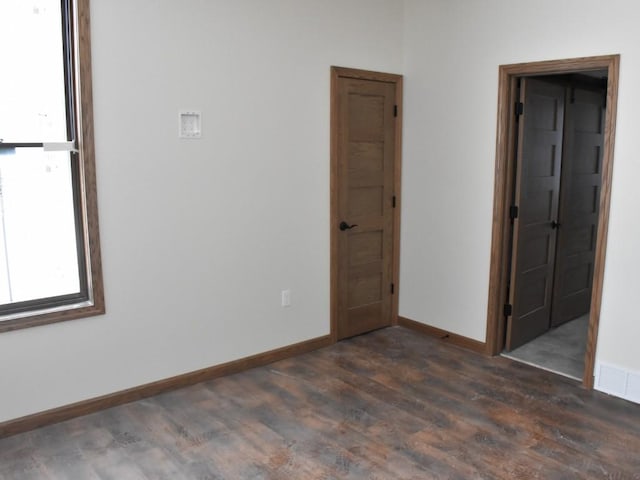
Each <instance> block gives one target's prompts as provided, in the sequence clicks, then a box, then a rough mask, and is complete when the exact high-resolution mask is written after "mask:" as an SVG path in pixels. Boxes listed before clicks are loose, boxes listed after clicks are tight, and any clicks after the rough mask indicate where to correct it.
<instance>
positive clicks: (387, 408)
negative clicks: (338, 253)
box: [0, 327, 640, 480]
mask: <svg viewBox="0 0 640 480" xmlns="http://www.w3.org/2000/svg"><path fill="white" fill-rule="evenodd" d="M0 478H2V479H11V480H14V479H20V480H23V479H25V480H26V479H39V480H41V479H44V480H47V479H74V480H75V479H82V480H84V479H110V480H125V479H146V480H150V479H172V480H175V479H262V478H264V479H305V480H306V479H342V478H345V479H371V480H376V479H533V478H538V479H544V480H552V479H587V478H595V479H611V480H625V479H640V405H636V404H633V403H630V402H626V401H623V400H620V399H616V398H612V397H607V396H606V395H603V394H601V393H598V392H589V391H586V390H584V389H582V388H581V387H580V386H579V385H578V384H577V383H576V382H573V381H571V380H569V379H566V378H564V377H560V376H557V375H554V374H552V373H549V372H545V371H542V370H538V369H535V368H533V367H530V366H528V365H524V364H521V363H516V362H513V361H511V360H509V359H506V358H501V357H496V358H486V357H482V356H480V355H477V354H474V353H471V352H468V351H465V350H462V349H459V348H456V347H454V346H451V345H447V344H445V343H443V342H439V341H437V340H434V339H431V338H428V337H425V336H422V335H420V334H417V333H415V332H412V331H410V330H406V329H403V328H401V327H395V328H389V329H385V330H380V331H377V332H374V333H371V334H368V335H363V336H360V337H356V338H353V339H350V340H347V341H344V342H340V343H338V344H336V345H334V346H331V347H329V348H325V349H322V350H319V351H316V352H313V353H309V354H305V355H301V356H298V357H295V358H291V359H287V360H283V361H280V362H277V363H274V364H271V365H269V366H266V367H261V368H256V369H254V370H250V371H246V372H243V373H240V374H236V375H232V376H228V377H224V378H220V379H217V380H214V381H210V382H206V383H201V384H198V385H195V386H193V387H189V388H184V389H182V390H178V391H175V392H171V393H167V394H163V395H159V396H156V397H153V398H150V399H146V400H141V401H138V402H134V403H130V404H127V405H123V406H120V407H116V408H112V409H109V410H105V411H103V412H99V413H95V414H92V415H88V416H85V417H82V418H77V419H74V420H70V421H67V422H64V423H61V424H57V425H53V426H50V427H46V428H42V429H39V430H36V431H33V432H29V433H24V434H20V435H15V436H13V437H9V438H5V439H3V440H0Z"/></svg>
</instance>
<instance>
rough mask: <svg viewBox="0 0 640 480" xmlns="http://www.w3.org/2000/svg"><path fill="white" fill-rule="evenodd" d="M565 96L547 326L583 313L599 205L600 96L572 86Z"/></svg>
mask: <svg viewBox="0 0 640 480" xmlns="http://www.w3.org/2000/svg"><path fill="white" fill-rule="evenodd" d="M570 97H571V98H570V99H569V100H568V101H567V104H566V112H567V113H566V116H565V117H566V125H565V139H564V147H563V148H564V157H563V168H562V192H561V197H560V208H559V215H558V216H559V222H560V228H559V231H558V247H557V252H556V271H555V281H554V291H553V307H552V313H551V325H552V326H558V325H561V324H563V323H565V322H568V321H570V320H573V319H575V318H578V317H580V316H582V315H585V314H587V313H588V312H589V309H590V306H591V290H592V285H593V264H594V262H595V248H596V245H595V244H596V234H597V226H598V213H599V212H598V210H599V204H600V188H601V187H600V186H601V169H602V152H603V145H604V118H605V115H604V114H605V105H604V98H605V92H604V90H602V91H598V90H593V89H585V88H580V87H575V88H574V90H573V92H572V94H571V96H570Z"/></svg>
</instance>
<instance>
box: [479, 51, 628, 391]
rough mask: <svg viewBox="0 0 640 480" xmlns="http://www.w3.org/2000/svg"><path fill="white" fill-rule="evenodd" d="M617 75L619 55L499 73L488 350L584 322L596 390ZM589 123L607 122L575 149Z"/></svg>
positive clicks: (588, 378) (588, 372)
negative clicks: (601, 83) (587, 113)
mask: <svg viewBox="0 0 640 480" xmlns="http://www.w3.org/2000/svg"><path fill="white" fill-rule="evenodd" d="M618 66H619V56H617V55H612V56H603V57H591V58H580V59H570V60H559V61H551V62H536V63H530V64H515V65H506V66H502V67H500V83H499V109H498V139H497V155H496V184H495V191H494V195H495V196H494V222H493V240H492V251H491V274H490V275H491V276H490V289H489V309H488V321H487V349H488V352H489V353H490V354H493V355H495V354H498V353H500V352H501V351H502V350H503V348H505V347H506V349H507V350H512V349H515V348H517V347H519V346H521V345H522V344H524V343H526V342H527V341H528V340H531V339H533V338H535V337H537V336H539V335H541V334H544V333H545V332H546V331H547V330H548V329H549V328H550V327H551V326H554V327H556V326H560V325H561V324H563V323H566V322H569V323H567V324H566V326H567V327H568V326H570V325H571V324H572V323H574V322H571V321H572V320H575V319H576V318H580V317H583V320H582V322H583V324H584V323H586V325H587V328H588V333H587V335H586V341H585V346H584V347H585V348H584V350H583V351H584V369H583V373H582V381H583V384H584V385H585V386H586V387H587V388H592V386H593V363H594V359H595V345H596V339H597V327H598V321H599V313H600V312H599V310H600V299H601V294H602V279H603V269H604V254H605V247H606V234H607V223H608V214H609V198H610V187H611V169H612V163H613V139H614V131H615V110H616V103H617V81H618ZM603 76H604V77H605V78H606V83H605V85H604V87H605V88H606V95H605V96H604V98H603V96H602V95H603V94H602V93H601V92H600V93H598V91H599V89H600V88H601V87H600V86H599V84H598V82H599V78H600V77H603ZM604 105H606V109H604ZM527 110H528V111H529V115H528V119H527V115H526V114H524V115H522V113H523V111H524V112H526V111H527ZM585 110H588V111H591V112H592V114H590V115H591V116H587V117H585V116H584V115H585ZM593 112H595V113H593ZM585 118H586V119H587V120H585ZM584 121H590V122H591V124H592V125H591V126H593V124H594V123H597V122H600V124H599V125H597V128H596V130H598V131H599V133H598V134H594V135H592V136H591V137H590V140H589V141H592V140H594V138H595V140H594V141H595V142H596V143H592V144H590V145H587V143H588V142H586V143H585V142H584V141H583V140H584V139H582V140H579V141H578V140H576V138H577V137H580V136H583V130H585V128H584V127H585V125H584V124H583V123H581V122H584ZM590 128H591V127H590ZM591 130H593V128H591ZM598 135H599V137H598ZM596 137H597V138H596ZM598 142H599V143H598ZM585 149H588V150H589V151H590V155H591V157H590V158H591V160H590V162H591V163H590V165H591V166H590V167H589V168H590V169H591V174H590V175H588V169H589V168H587V166H586V163H585V162H586V161H585V160H583V159H582V160H580V161H579V162H582V163H579V162H578V161H577V160H576V157H580V158H583V157H585ZM541 152H544V153H542V154H541ZM594 152H596V153H594ZM541 155H542V156H541ZM593 155H596V157H597V158H594V157H593ZM532 158H538V160H536V161H532V160H531V159H532ZM540 159H542V160H540ZM563 160H564V166H563ZM578 163H579V165H578ZM572 165H574V166H575V165H578V166H577V167H576V168H573V167H572ZM565 167H566V168H565ZM585 169H586V170H585ZM594 169H595V170H594ZM572 171H575V172H578V173H580V174H581V175H582V177H580V175H578V176H577V177H572V174H571V172H572ZM578 177H580V178H578ZM594 182H595V183H594ZM518 203H522V205H518ZM560 219H562V221H560ZM580 222H582V224H580ZM589 222H590V223H589ZM563 223H565V224H564V225H563ZM585 245H586V246H587V247H585ZM577 253H581V255H577ZM560 328H565V326H563V327H560ZM558 331H560V329H558Z"/></svg>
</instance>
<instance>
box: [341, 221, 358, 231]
mask: <svg viewBox="0 0 640 480" xmlns="http://www.w3.org/2000/svg"><path fill="white" fill-rule="evenodd" d="M357 226H358V225H356V224H355V223H354V224H353V225H349V224H348V223H347V222H344V221H343V222H340V230H341V231H343V232H344V231H345V230H351V229H352V228H353V227H357Z"/></svg>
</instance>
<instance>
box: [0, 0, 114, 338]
mask: <svg viewBox="0 0 640 480" xmlns="http://www.w3.org/2000/svg"><path fill="white" fill-rule="evenodd" d="M88 14H89V0H2V1H1V2H0V18H3V19H5V21H4V22H3V27H2V29H0V58H2V59H3V65H4V67H3V69H2V70H1V71H0V332H2V331H6V330H14V329H18V328H25V327H31V326H35V325H41V324H45V323H52V322H58V321H62V320H70V319H73V318H80V317H86V316H89V315H96V314H100V313H104V299H103V293H102V271H101V265H100V246H99V239H98V218H97V205H96V190H95V168H94V152H93V117H92V107H91V78H90V72H91V68H90V67H91V58H90V45H89V15H88ZM8 19H10V21H7V20H8Z"/></svg>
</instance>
